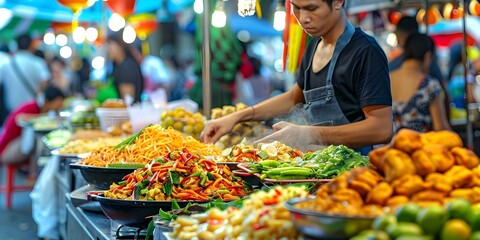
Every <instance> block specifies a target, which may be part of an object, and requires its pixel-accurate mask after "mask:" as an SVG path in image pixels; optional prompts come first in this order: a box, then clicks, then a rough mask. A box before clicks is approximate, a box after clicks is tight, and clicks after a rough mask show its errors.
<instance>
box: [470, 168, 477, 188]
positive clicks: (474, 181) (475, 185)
mask: <svg viewBox="0 0 480 240" xmlns="http://www.w3.org/2000/svg"><path fill="white" fill-rule="evenodd" d="M472 173H473V179H472V181H471V182H470V183H469V184H468V186H467V187H469V188H473V187H480V168H479V167H476V168H474V169H472Z"/></svg>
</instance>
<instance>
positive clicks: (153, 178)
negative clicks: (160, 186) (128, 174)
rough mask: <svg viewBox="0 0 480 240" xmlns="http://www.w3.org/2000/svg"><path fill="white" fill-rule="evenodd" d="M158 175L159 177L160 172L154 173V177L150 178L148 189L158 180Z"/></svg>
mask: <svg viewBox="0 0 480 240" xmlns="http://www.w3.org/2000/svg"><path fill="white" fill-rule="evenodd" d="M157 177H158V172H156V173H154V174H153V176H152V178H150V182H148V187H147V189H150V187H151V186H152V184H153V183H154V182H155V181H156V180H157Z"/></svg>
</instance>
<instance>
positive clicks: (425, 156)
mask: <svg viewBox="0 0 480 240" xmlns="http://www.w3.org/2000/svg"><path fill="white" fill-rule="evenodd" d="M412 161H413V165H415V168H416V169H417V173H418V175H420V176H426V175H428V174H430V173H434V172H435V171H436V170H437V166H436V164H435V163H434V162H433V160H432V159H431V158H430V154H429V153H428V152H427V151H425V150H423V149H419V150H417V151H415V152H414V153H413V154H412Z"/></svg>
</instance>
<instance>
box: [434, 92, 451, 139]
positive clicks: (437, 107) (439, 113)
mask: <svg viewBox="0 0 480 240" xmlns="http://www.w3.org/2000/svg"><path fill="white" fill-rule="evenodd" d="M443 102H444V98H443V95H442V94H438V95H437V96H436V97H435V99H434V100H433V101H432V103H431V104H430V107H429V110H430V115H431V116H432V124H433V130H435V131H439V130H452V129H451V128H450V124H449V123H448V119H447V113H446V111H445V105H444V104H443Z"/></svg>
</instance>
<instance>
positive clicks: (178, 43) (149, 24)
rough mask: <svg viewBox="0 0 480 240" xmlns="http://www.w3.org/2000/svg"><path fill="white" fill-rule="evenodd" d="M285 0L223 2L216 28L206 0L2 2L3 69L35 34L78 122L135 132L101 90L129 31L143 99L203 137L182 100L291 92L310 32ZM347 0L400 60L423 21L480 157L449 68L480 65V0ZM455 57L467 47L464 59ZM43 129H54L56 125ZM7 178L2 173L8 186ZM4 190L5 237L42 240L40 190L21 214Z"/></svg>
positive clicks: (170, 121)
mask: <svg viewBox="0 0 480 240" xmlns="http://www.w3.org/2000/svg"><path fill="white" fill-rule="evenodd" d="M76 3H77V4H78V3H80V5H76ZM285 4H289V1H286V2H283V1H280V2H279V1H275V0H261V1H260V0H258V1H255V0H253V1H251V0H238V1H233V0H230V1H222V0H217V1H211V2H210V6H211V10H210V11H209V12H210V14H211V25H209V26H204V24H202V20H203V19H202V17H203V13H204V11H203V1H201V0H195V1H193V0H156V1H152V0H136V1H134V0H132V1H126V0H123V1H122V0H107V1H96V0H89V1H75V0H58V1H37V0H0V50H1V52H0V64H3V60H4V59H5V58H6V57H5V56H6V55H8V54H13V53H15V52H16V50H17V49H18V47H17V44H16V38H17V37H19V36H21V35H24V34H28V35H29V36H31V38H32V39H33V45H34V48H35V50H36V51H35V53H36V55H37V56H40V57H41V58H42V59H44V61H45V63H48V64H51V63H53V62H55V61H56V60H58V61H60V62H61V63H62V64H61V68H60V69H59V70H58V69H57V70H58V71H59V72H60V75H61V76H62V77H61V79H62V82H60V84H63V85H62V86H64V89H65V93H66V94H67V95H68V96H69V97H68V99H67V101H65V103H64V105H65V109H69V110H70V112H69V113H68V114H67V113H66V115H65V116H64V117H66V118H67V122H68V123H69V124H70V125H71V126H73V127H78V126H79V125H82V126H88V127H89V128H100V127H101V128H102V130H105V131H107V132H109V133H111V134H112V135H119V134H122V131H127V132H128V130H130V133H131V131H132V129H131V128H132V126H130V128H129V127H125V128H124V127H123V126H100V125H101V124H102V122H101V121H102V116H100V115H101V114H99V112H98V111H97V112H96V113H97V114H96V115H95V110H94V109H95V108H96V107H99V106H101V104H102V101H99V100H98V96H97V93H98V89H100V88H101V87H102V86H104V85H105V84H107V83H108V81H107V76H108V75H109V74H110V72H111V71H112V67H113V66H112V65H113V64H112V62H111V61H109V60H108V58H107V47H106V41H107V37H108V36H109V35H112V34H115V33H119V32H121V35H122V39H123V41H124V42H125V43H127V44H130V45H131V46H132V47H133V48H134V49H136V50H137V53H138V57H139V59H140V62H141V67H142V72H143V74H144V76H143V78H144V80H145V86H146V87H145V90H144V92H143V93H142V96H141V99H142V102H143V103H142V104H144V105H150V104H153V105H155V106H157V107H158V106H161V107H167V106H170V108H169V109H172V111H171V112H170V113H168V114H164V115H162V117H160V114H159V115H158V118H161V121H162V124H163V125H164V126H172V127H174V128H175V129H177V130H180V131H184V132H185V133H187V134H191V135H192V136H196V137H198V135H199V133H200V132H201V130H202V129H203V125H202V124H203V123H202V124H199V123H198V122H195V121H193V122H192V123H191V124H186V123H185V122H176V121H175V116H176V115H175V114H177V113H176V112H174V111H173V109H174V108H175V107H176V106H182V107H185V108H186V109H187V110H189V111H191V112H192V115H193V113H194V112H196V111H199V112H201V113H204V115H206V116H207V117H209V116H210V115H211V117H212V118H215V117H220V116H222V115H225V114H228V113H230V112H232V111H235V110H236V109H235V107H233V108H232V107H231V106H235V104H238V103H245V104H246V105H252V104H255V103H257V102H260V101H262V100H264V99H266V98H268V97H270V96H274V95H276V94H279V93H281V92H284V91H285V90H286V89H288V88H289V87H290V86H292V84H293V83H294V77H295V74H296V68H297V67H298V64H299V62H300V59H301V55H302V52H303V49H304V48H305V42H306V41H308V37H307V36H306V35H305V33H303V31H302V29H301V28H300V26H299V25H298V23H295V22H294V20H293V17H292V16H291V15H290V14H289V13H286V12H285V11H286V9H288V8H286V6H285ZM345 7H346V9H347V12H348V14H349V18H350V20H351V21H352V23H354V25H356V26H360V27H361V28H362V29H363V30H364V31H366V32H367V33H368V34H370V35H372V36H374V37H375V38H376V39H377V41H378V42H379V43H380V45H381V46H382V48H383V50H384V51H385V53H386V54H387V56H388V57H389V59H392V58H394V57H395V56H397V55H398V52H397V51H396V50H397V40H396V36H395V34H394V30H395V24H396V23H397V22H398V20H399V19H400V18H401V17H402V16H407V15H408V16H414V17H416V19H417V21H418V22H419V24H420V26H421V29H422V31H423V32H426V33H428V34H429V35H430V36H431V37H432V38H433V39H434V41H435V43H436V45H437V50H438V51H437V52H436V53H437V57H438V61H439V63H440V66H441V70H442V72H443V74H444V75H445V78H444V79H441V80H442V81H443V82H444V84H445V86H446V88H447V90H448V91H447V93H448V94H449V99H450V103H449V106H450V115H449V116H450V123H451V125H452V127H453V128H454V130H455V131H456V132H458V133H459V134H460V135H461V136H462V138H464V141H465V142H468V140H467V139H466V138H467V132H468V127H470V128H471V133H472V141H473V142H472V144H473V146H474V150H475V151H476V153H477V154H479V153H480V152H479V151H480V149H479V148H478V146H480V144H478V143H480V141H479V139H480V128H479V126H480V124H478V123H480V114H479V109H480V105H478V104H477V100H473V101H471V102H469V103H468V104H465V101H464V96H465V90H464V88H465V87H464V86H465V78H464V75H463V74H457V75H452V76H450V74H448V73H449V70H450V69H451V68H452V65H453V67H455V66H457V65H459V64H460V66H462V64H466V62H469V64H470V66H472V68H474V67H479V68H480V52H479V50H478V47H479V44H480V43H479V41H480V32H479V31H478V29H480V17H479V15H480V3H478V2H477V0H472V1H467V2H466V5H463V2H459V1H414V0H398V1H387V0H352V1H346V6H345ZM464 13H465V15H466V17H465V22H464V20H463V19H462V17H463V14H464ZM286 22H287V24H286ZM464 26H465V28H464ZM204 27H208V28H209V34H210V39H211V44H210V47H211V54H212V62H211V78H212V86H211V89H212V91H213V92H214V94H212V96H211V105H209V108H216V109H217V110H219V109H220V110H219V111H220V112H218V111H217V112H216V113H217V116H215V112H214V111H213V109H207V111H205V109H204V102H203V101H204V100H205V98H204V96H203V95H202V83H203V80H204V79H202V71H205V68H204V66H205V65H204V64H202V42H203V41H202V40H203V39H204V37H205V33H204V32H202V29H203V28H204ZM286 27H287V29H285V28H286ZM465 34H466V37H465V39H464V36H465ZM287 42H288V44H287ZM463 44H466V45H467V47H466V48H465V52H466V56H467V59H460V61H458V60H457V59H458V56H457V55H458V54H460V56H461V54H462V48H461V46H462V45H463ZM452 52H453V53H455V54H456V55H455V59H454V56H453V55H452V54H451V53H452ZM51 71H53V69H52V68H51ZM52 74H53V72H52ZM475 74H476V72H471V74H470V75H472V76H471V77H473V78H474V79H475V81H474V91H473V93H474V99H478V101H480V88H478V84H480V78H479V77H478V76H477V75H475ZM447 76H448V77H447ZM259 89H262V90H264V91H258V90H259ZM172 103H173V105H171V104H172ZM175 104H178V105H175ZM210 110H212V111H211V112H210ZM467 110H468V111H467ZM467 112H469V116H467ZM165 113H167V111H166V110H165ZM130 116H131V115H130ZM181 117H185V115H182V116H181ZM201 118H202V116H201V117H200V119H201ZM127 119H128V114H127ZM130 120H132V119H130ZM470 123H472V124H470ZM52 124H53V125H54V126H53V127H52V125H50V128H53V129H55V128H59V127H60V126H58V125H55V124H57V123H56V122H53V123H52ZM40 125H42V126H44V127H45V126H48V124H45V122H43V123H42V124H40ZM249 127H250V126H247V127H245V128H244V129H239V131H240V133H239V134H237V135H235V136H232V137H231V139H223V140H224V141H225V142H223V143H222V144H224V147H225V146H231V144H236V143H238V142H239V141H240V140H241V139H242V137H243V136H244V135H245V134H246V135H248V134H252V132H254V129H255V126H252V127H250V128H249ZM134 128H135V127H134ZM134 132H135V131H134ZM123 133H125V132H123ZM61 138H63V135H62V137H61ZM44 160H45V159H44ZM42 164H45V163H44V162H43V163H40V164H39V165H40V167H42ZM3 169H5V168H3ZM4 176H5V174H3V172H2V174H1V181H0V183H1V184H2V185H4V184H5V179H4ZM16 177H17V179H16V181H18V183H24V182H25V180H28V179H27V178H28V176H27V174H26V173H20V174H17V175H16ZM0 197H1V200H0V205H1V206H2V207H1V210H0V219H1V222H2V223H3V224H1V225H0V236H2V237H1V238H2V239H33V238H34V236H36V230H37V228H36V224H35V222H33V220H32V218H31V205H32V203H31V201H30V198H29V197H28V193H25V192H22V193H16V194H14V198H13V207H12V209H10V210H7V209H6V208H5V207H3V206H5V204H6V203H5V200H4V199H5V196H4V194H3V193H2V195H1V196H0Z"/></svg>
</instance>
